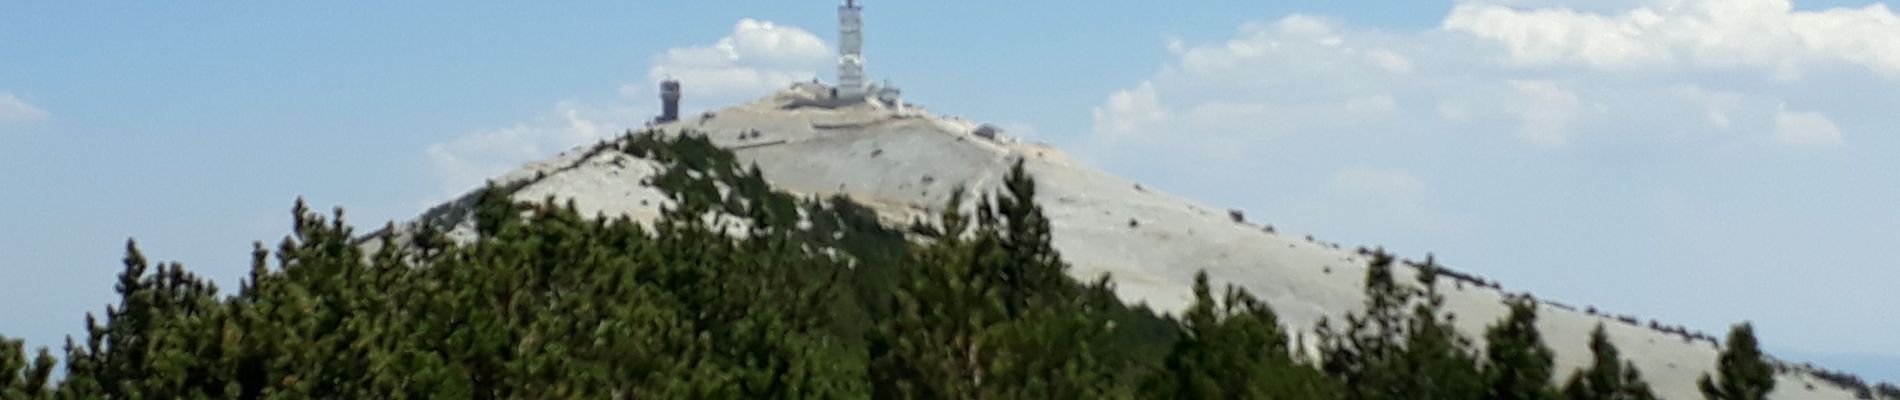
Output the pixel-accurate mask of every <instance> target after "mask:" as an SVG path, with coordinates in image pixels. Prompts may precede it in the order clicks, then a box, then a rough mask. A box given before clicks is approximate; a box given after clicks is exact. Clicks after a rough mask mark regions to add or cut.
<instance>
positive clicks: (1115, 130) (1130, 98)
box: [1093, 82, 1168, 136]
mask: <svg viewBox="0 0 1900 400" xmlns="http://www.w3.org/2000/svg"><path fill="white" fill-rule="evenodd" d="M1093 115H1094V116H1095V129H1096V131H1097V132H1099V133H1102V134H1105V135H1110V136H1121V135H1131V134H1137V133H1143V132H1147V131H1148V129H1147V128H1148V127H1149V126H1152V125H1154V124H1157V123H1159V122H1161V121H1165V120H1167V119H1168V111H1167V110H1165V109H1162V108H1161V99H1160V98H1159V97H1157V96H1156V95H1155V86H1154V83H1153V82H1142V83H1141V85H1139V86H1136V87H1135V88H1134V89H1128V90H1120V91H1116V92H1115V93H1113V94H1110V95H1108V102H1107V104H1104V105H1102V106H1101V107H1096V108H1095V110H1094V112H1093Z"/></svg>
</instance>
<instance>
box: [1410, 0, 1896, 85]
mask: <svg viewBox="0 0 1900 400" xmlns="http://www.w3.org/2000/svg"><path fill="white" fill-rule="evenodd" d="M1443 28H1444V29H1445V30H1447V31H1451V32H1458V33H1463V34H1468V35H1471V36H1473V37H1476V38H1480V39H1483V40H1485V41H1487V42H1490V43H1492V44H1495V45H1497V46H1499V47H1502V48H1503V49H1504V50H1505V54H1504V59H1506V60H1508V61H1509V62H1511V63H1513V64H1517V65H1526V66H1540V65H1569V64H1574V65H1582V66H1587V67H1591V68H1597V69H1607V70H1634V69H1650V68H1664V69H1667V68H1679V67H1746V68H1754V69H1762V70H1768V71H1772V72H1773V73H1774V74H1775V75H1776V76H1777V77H1780V78H1782V79H1794V78H1798V77H1800V76H1802V75H1803V74H1804V72H1805V71H1806V70H1807V69H1810V68H1814V67H1816V66H1823V65H1827V64H1834V63H1844V64H1848V65H1855V66H1859V67H1862V68H1866V69H1868V70H1871V71H1873V72H1875V73H1878V74H1881V75H1882V76H1885V77H1887V78H1889V79H1900V16H1896V15H1895V14H1894V13H1893V12H1892V11H1891V10H1889V9H1888V8H1887V6H1886V5H1885V4H1881V3H1874V4H1869V5H1866V6H1864V7H1860V8H1834V9H1828V10H1822V11H1798V10H1795V9H1794V6H1793V4H1792V3H1791V2H1790V1H1789V0H1654V1H1646V2H1642V3H1641V4H1638V5H1635V6H1633V7H1631V8H1628V9H1625V10H1622V11H1581V10H1576V9H1572V8H1569V7H1567V6H1543V7H1535V8H1522V7H1518V6H1513V5H1505V4H1495V3H1492V2H1465V3H1460V4H1458V5H1457V6H1455V7H1454V8H1453V9H1452V12H1451V15H1449V16H1448V17H1446V18H1445V20H1444V22H1443Z"/></svg>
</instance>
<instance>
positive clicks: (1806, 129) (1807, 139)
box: [1775, 108, 1841, 146]
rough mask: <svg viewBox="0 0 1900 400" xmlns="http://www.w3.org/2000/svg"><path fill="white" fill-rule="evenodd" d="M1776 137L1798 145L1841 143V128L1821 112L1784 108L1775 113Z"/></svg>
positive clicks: (1783, 141)
mask: <svg viewBox="0 0 1900 400" xmlns="http://www.w3.org/2000/svg"><path fill="white" fill-rule="evenodd" d="M1775 138H1776V139H1780V140H1781V142H1782V143H1787V144H1790V145H1796V146H1819V145H1832V144H1840V143H1841V128H1840V127H1836V126H1834V121H1831V120H1828V119H1827V116H1825V115H1821V113H1818V112H1798V111H1788V110H1787V109H1785V108H1784V109H1782V110H1780V111H1779V112H1777V113H1775Z"/></svg>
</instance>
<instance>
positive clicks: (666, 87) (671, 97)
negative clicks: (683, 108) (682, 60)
mask: <svg viewBox="0 0 1900 400" xmlns="http://www.w3.org/2000/svg"><path fill="white" fill-rule="evenodd" d="M678 120H680V81H678V80H673V79H667V80H665V81H661V82H660V117H659V118H654V119H653V122H658V123H662V124H664V123H668V122H673V121H678Z"/></svg>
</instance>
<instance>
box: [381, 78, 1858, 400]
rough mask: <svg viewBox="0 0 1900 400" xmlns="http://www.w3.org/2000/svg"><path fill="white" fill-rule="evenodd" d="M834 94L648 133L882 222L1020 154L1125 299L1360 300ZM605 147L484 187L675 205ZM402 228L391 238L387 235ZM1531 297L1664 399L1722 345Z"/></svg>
mask: <svg viewBox="0 0 1900 400" xmlns="http://www.w3.org/2000/svg"><path fill="white" fill-rule="evenodd" d="M829 91H830V89H829V88H828V87H826V86H824V85H821V84H816V83H806V84H797V85H794V86H792V87H790V88H787V89H784V90H781V91H779V92H778V93H775V94H772V95H770V96H767V97H764V98H761V99H758V100H755V101H752V102H749V103H746V104H742V105H738V106H735V107H730V108H726V109H722V110H717V111H710V112H705V113H703V114H700V115H698V116H689V117H684V118H682V119H680V120H677V121H670V122H663V123H656V124H653V125H650V126H648V127H647V129H648V130H650V131H652V132H654V133H656V134H660V135H680V134H687V133H692V134H699V135H705V136H706V137H707V138H708V139H709V140H710V141H711V142H712V143H713V144H715V145H717V146H719V147H722V148H725V149H728V150H730V151H731V152H733V153H734V155H736V157H737V158H738V161H739V162H740V163H742V164H750V165H756V166H757V168H758V169H759V170H760V171H761V172H763V175H764V176H765V178H766V179H767V180H768V181H769V182H770V183H771V184H772V185H773V186H775V187H776V188H778V189H781V190H785V191H788V192H793V193H797V194H801V195H806V196H815V197H830V196H845V197H848V198H850V199H852V200H854V201H855V202H857V203H860V204H864V205H867V206H868V207H869V208H871V209H872V210H874V211H875V212H876V213H877V215H878V216H879V217H880V218H881V219H883V220H885V221H886V222H887V223H888V224H889V225H892V226H902V225H904V224H907V223H909V222H911V221H915V220H919V219H924V218H928V217H929V216H932V215H936V214H937V213H938V211H940V210H939V209H940V208H941V207H943V206H944V205H945V204H948V200H950V196H953V195H957V194H960V193H985V192H995V191H997V190H999V188H998V186H999V185H1000V180H1001V177H1002V176H1003V174H1004V172H1005V171H1007V170H1008V169H1009V168H1010V167H1011V165H1013V164H1014V163H1015V162H1016V161H1017V160H1021V161H1022V163H1023V165H1024V167H1025V168H1026V170H1027V171H1028V172H1029V173H1030V174H1031V175H1032V176H1034V177H1035V179H1036V181H1037V191H1038V194H1037V198H1036V200H1038V201H1039V204H1040V205H1041V206H1042V208H1043V210H1044V211H1045V213H1046V215H1047V217H1048V218H1049V220H1050V223H1051V227H1052V229H1053V236H1054V239H1055V241H1054V244H1055V247H1056V248H1057V250H1059V251H1060V252H1061V254H1062V256H1063V257H1064V258H1065V259H1066V260H1068V261H1069V262H1070V263H1071V264H1072V265H1073V266H1072V268H1070V270H1069V272H1070V274H1071V275H1073V276H1074V277H1076V278H1077V279H1078V280H1082V281H1090V280H1094V279H1097V278H1099V277H1101V276H1103V275H1107V276H1109V277H1111V278H1112V280H1113V282H1114V288H1115V292H1116V294H1117V295H1119V296H1120V297H1121V298H1122V299H1123V300H1124V301H1127V302H1129V303H1145V304H1148V305H1150V306H1151V307H1153V308H1155V309H1157V310H1159V311H1162V312H1168V313H1177V312H1179V311H1181V310H1183V309H1184V308H1186V307H1187V306H1188V305H1189V304H1190V303H1191V302H1192V301H1193V293H1192V289H1191V288H1192V285H1193V283H1194V276H1195V274H1196V273H1197V272H1199V271H1206V272H1207V274H1208V276H1209V277H1210V278H1211V280H1212V281H1214V283H1215V284H1217V285H1219V284H1233V285H1237V286H1240V287H1243V288H1245V289H1247V290H1249V291H1251V292H1252V293H1255V294H1257V295H1258V296H1259V297H1260V298H1261V299H1263V300H1265V301H1266V302H1267V303H1269V304H1270V305H1271V306H1272V307H1273V309H1274V310H1275V311H1276V312H1277V313H1278V314H1279V316H1280V321H1281V323H1283V324H1285V325H1286V329H1287V330H1288V331H1289V332H1298V333H1301V334H1303V335H1308V336H1310V335H1311V332H1312V329H1313V327H1314V326H1315V324H1317V323H1319V322H1320V321H1321V320H1322V319H1332V320H1334V322H1335V323H1337V322H1338V320H1339V319H1340V318H1341V317H1342V316H1343V315H1345V314H1346V313H1348V312H1357V311H1359V310H1360V309H1361V308H1363V304H1364V300H1365V294H1364V291H1363V290H1362V289H1363V285H1364V282H1365V277H1366V268H1367V263H1368V261H1370V259H1371V258H1372V257H1371V254H1370V252H1368V251H1366V250H1364V249H1346V248H1341V247H1340V246H1339V245H1336V244H1329V243H1324V242H1320V241H1316V240H1314V239H1312V238H1311V237H1305V238H1296V237H1289V236H1286V235H1282V234H1279V233H1276V232H1275V231H1274V229H1272V227H1271V226H1268V225H1261V224H1258V223H1254V222H1249V221H1247V220H1245V218H1244V215H1242V214H1241V213H1240V212H1238V211H1230V210H1222V209H1220V208H1216V207H1212V206H1208V205H1203V204H1200V203H1196V202H1194V201H1192V200H1188V199H1184V198H1180V197H1176V196H1172V195H1169V194H1167V193H1162V192H1159V191H1156V190H1153V189H1150V188H1145V187H1143V186H1142V185H1140V184H1137V183H1134V182H1131V181H1128V180H1126V179H1122V178H1119V177H1116V176H1113V175H1110V174H1108V173H1105V172H1102V171H1100V170H1097V169H1094V168H1091V167H1089V166H1087V165H1084V164H1082V163H1080V162H1078V161H1076V160H1075V159H1073V158H1071V157H1069V156H1068V155H1067V154H1065V153H1063V152H1062V151H1061V150H1058V149H1056V148H1053V147H1050V146H1048V145H1045V144H1038V143H1025V142H1020V141H1017V140H1014V139H1012V138H1010V137H1009V136H1007V134H1006V132H1001V131H1000V130H999V129H997V128H995V127H993V126H989V125H983V124H979V123H976V122H973V121H967V120H962V119H955V118H945V117H940V116H936V115H933V114H930V113H929V112H928V111H927V110H925V109H922V108H919V107H916V106H913V105H908V104H903V103H901V102H884V101H875V100H864V101H850V102H839V101H836V100H835V98H834V97H832V96H831V95H830V92H829ZM628 137H632V135H629V136H628ZM616 140H629V139H627V138H620V139H616ZM609 144H611V143H602V144H601V145H598V146H583V147H580V148H576V149H574V150H570V151H568V152H565V153H562V154H560V155H558V156H555V157H554V158H551V159H548V160H544V161H539V162H534V163H530V164H528V165H525V166H523V167H521V168H520V169H518V170H515V171H513V172H510V173H508V174H506V175H504V176H502V177H500V178H498V179H497V180H495V181H493V183H494V184H495V185H497V186H500V187H507V188H511V189H512V190H513V191H512V193H513V194H512V197H513V198H514V199H515V200H517V201H530V202H532V201H542V200H545V199H549V198H552V199H555V200H556V201H560V202H570V201H571V202H572V204H573V205H574V206H575V207H577V209H578V210H579V211H580V212H581V213H582V214H583V215H599V216H604V217H608V218H617V217H623V216H624V217H627V218H631V219H633V220H635V221H651V220H654V219H656V218H658V217H659V216H660V215H661V212H662V210H663V208H664V207H668V206H669V205H671V204H670V201H671V200H670V199H669V196H667V195H666V194H665V193H663V192H662V191H661V190H660V189H658V188H656V187H655V184H654V182H653V180H654V178H655V176H656V174H657V173H658V172H660V171H663V169H664V167H663V166H662V165H661V164H660V163H658V162H657V161H654V160H649V159H644V158H640V157H636V156H633V155H629V154H626V153H623V152H614V151H600V149H606V148H611V146H608V145H609ZM959 188H967V189H968V192H965V191H959V190H958V189H959ZM476 200H477V199H475V198H474V195H473V194H471V195H470V196H469V197H464V198H462V199H460V200H457V201H455V202H452V203H449V204H445V205H443V206H440V207H437V208H436V209H433V210H430V211H429V212H427V213H425V214H424V215H423V216H422V218H420V219H419V220H417V221H413V222H410V223H408V224H405V225H404V226H403V228H402V229H401V230H404V231H410V230H413V229H415V228H416V227H418V226H419V225H420V224H429V225H432V226H433V227H434V228H437V229H443V230H446V231H448V232H450V237H456V238H461V239H472V238H473V237H474V236H475V234H474V230H475V223H474V218H473V215H472V212H471V211H470V210H471V205H473V204H474V202H475V201H476ZM397 240H398V241H401V240H403V239H401V238H400V235H398V239H397ZM1402 264H1406V265H1413V264H1414V263H1402ZM1395 272H1396V274H1397V275H1398V276H1397V280H1398V281H1401V282H1412V280H1411V278H1412V277H1413V276H1415V275H1416V274H1417V269H1415V268H1399V269H1397V270H1396V271H1395ZM1446 275H1449V276H1450V277H1452V278H1454V279H1446V280H1440V281H1439V284H1438V286H1439V291H1440V292H1441V293H1443V294H1444V297H1445V309H1446V310H1447V311H1449V312H1450V314H1451V316H1452V318H1453V319H1454V323H1455V325H1456V326H1457V328H1459V330H1460V331H1462V332H1463V333H1464V334H1465V335H1467V336H1469V337H1472V338H1482V337H1483V336H1484V335H1483V332H1484V328H1485V327H1486V326H1487V325H1488V324H1492V323H1494V322H1496V321H1498V320H1499V319H1500V318H1501V317H1504V316H1505V315H1506V314H1507V313H1508V312H1509V308H1508V307H1506V305H1505V303H1504V301H1505V300H1506V299H1507V298H1508V297H1509V296H1511V295H1514V294H1512V293H1507V292H1504V291H1502V290H1500V289H1499V288H1498V286H1497V285H1496V284H1495V283H1490V282H1486V281H1484V280H1483V279H1481V278H1476V277H1473V276H1470V275H1465V274H1459V273H1455V272H1453V273H1447V274H1446ZM1536 304H1537V305H1536V306H1537V308H1538V309H1537V311H1538V315H1539V316H1540V317H1541V318H1538V320H1537V327H1538V328H1539V330H1540V331H1542V333H1543V337H1544V341H1545V342H1546V343H1547V344H1548V345H1549V346H1550V348H1551V349H1552V350H1554V352H1555V356H1556V357H1555V360H1556V368H1557V370H1556V371H1557V373H1556V374H1555V376H1556V377H1558V378H1559V379H1561V378H1563V377H1568V376H1569V375H1570V374H1571V372H1572V371H1575V370H1577V369H1579V368H1582V367H1588V366H1589V364H1590V363H1591V359H1592V358H1591V356H1592V353H1591V349H1590V348H1589V347H1587V344H1588V343H1589V341H1590V333H1591V331H1592V329H1594V328H1595V327H1596V326H1598V325H1599V324H1602V325H1603V326H1604V327H1605V330H1606V333H1607V334H1608V337H1609V338H1610V340H1611V341H1612V342H1613V343H1614V344H1615V345H1616V346H1617V347H1618V348H1620V349H1622V351H1623V354H1624V355H1625V357H1626V358H1627V359H1628V360H1629V361H1630V362H1631V363H1633V364H1634V365H1635V366H1636V367H1637V368H1639V369H1640V370H1641V371H1642V373H1643V374H1644V376H1645V377H1647V379H1648V380H1649V381H1650V382H1651V384H1652V385H1653V386H1654V389H1655V391H1656V394H1658V395H1659V396H1662V397H1663V398H1670V399H1693V398H1699V397H1701V395H1700V393H1699V392H1698V391H1697V387H1696V380H1697V378H1698V377H1700V376H1702V375H1703V374H1705V373H1711V372H1712V366H1713V365H1715V363H1716V359H1717V355H1718V353H1719V352H1720V348H1719V347H1718V344H1717V343H1716V340H1715V339H1714V338H1713V337H1712V336H1709V335H1704V334H1700V333H1694V332H1689V331H1686V330H1684V329H1681V328H1671V327H1668V326H1666V325H1663V324H1660V323H1657V322H1655V321H1649V322H1648V323H1647V324H1644V323H1641V322H1639V321H1638V320H1636V319H1635V318H1634V317H1628V316H1611V315H1606V314H1599V313H1597V312H1595V310H1589V311H1583V310H1578V309H1576V308H1573V307H1571V306H1566V305H1563V304H1560V303H1556V302H1550V301H1540V302H1537V303H1536ZM1314 342H1315V341H1312V340H1308V341H1305V346H1307V348H1306V349H1301V350H1302V351H1307V352H1311V351H1313V348H1312V347H1313V343H1314ZM1779 369H1780V370H1781V372H1780V373H1779V374H1778V375H1777V380H1778V384H1777V385H1776V386H1775V387H1777V388H1779V390H1777V391H1776V392H1775V393H1774V394H1775V396H1776V397H1777V398H1790V399H1792V398H1813V399H1850V398H1854V397H1855V394H1854V393H1853V389H1852V388H1848V387H1845V386H1842V385H1839V384H1830V381H1829V380H1828V379H1824V377H1823V376H1822V375H1821V374H1817V373H1816V372H1815V371H1814V370H1812V369H1810V368H1805V367H1800V366H1795V365H1787V364H1784V365H1782V368H1779Z"/></svg>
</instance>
